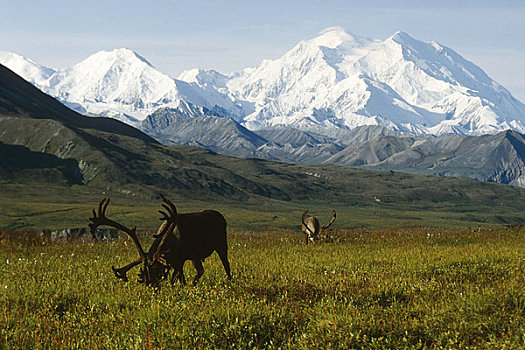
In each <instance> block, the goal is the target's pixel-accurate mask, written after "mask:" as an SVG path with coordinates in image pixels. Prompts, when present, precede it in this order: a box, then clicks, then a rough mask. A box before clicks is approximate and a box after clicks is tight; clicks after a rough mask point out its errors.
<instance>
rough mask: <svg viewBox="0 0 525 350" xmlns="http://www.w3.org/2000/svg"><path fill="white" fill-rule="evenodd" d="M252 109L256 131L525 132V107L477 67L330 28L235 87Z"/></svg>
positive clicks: (237, 80) (406, 44)
mask: <svg viewBox="0 0 525 350" xmlns="http://www.w3.org/2000/svg"><path fill="white" fill-rule="evenodd" d="M227 86H228V87H229V91H230V92H231V93H232V94H233V95H234V96H235V97H236V98H238V99H241V100H245V101H249V102H252V103H253V105H254V111H253V112H252V113H250V114H249V115H247V116H246V117H245V118H244V124H245V126H247V127H248V128H249V129H258V128H261V127H265V126H271V125H290V124H292V125H294V126H295V127H300V128H302V129H307V130H308V129H312V128H321V129H331V128H341V127H348V128H354V127H356V126H359V125H382V126H386V127H388V128H391V129H394V130H399V131H404V132H408V133H413V134H420V133H422V134H426V133H430V134H437V135H439V134H443V133H451V132H452V133H461V134H473V135H478V134H485V133H495V132H498V131H501V130H505V129H509V128H512V129H515V130H517V131H520V132H524V131H525V105H523V104H522V103H521V102H519V101H518V100H516V99H515V98H514V97H512V95H511V94H510V92H509V91H508V90H506V89H505V88H503V87H502V86H501V85H499V84H498V83H496V82H495V81H493V80H492V79H491V78H490V77H488V76H487V74H486V73H484V72H483V70H481V68H479V67H477V66H476V65H474V64H473V63H471V62H469V61H467V60H465V59H464V58H462V57H461V56H460V55H459V54H457V53H456V52H454V51H453V50H451V49H449V48H446V47H444V46H442V45H440V44H438V43H436V42H432V43H424V42H421V41H418V40H415V39H413V38H411V37H410V36H409V35H408V34H406V33H403V32H397V33H395V34H394V35H393V36H391V37H390V38H388V39H386V40H385V41H378V40H372V39H368V38H365V37H359V36H356V35H351V34H348V33H346V32H345V31H344V30H343V29H341V28H329V29H327V30H325V31H324V32H322V33H320V35H319V36H318V37H316V38H313V39H311V40H307V41H302V42H300V43H299V44H298V45H297V46H296V47H294V48H293V49H292V50H290V51H289V52H287V53H286V54H285V55H284V56H283V57H281V58H279V59H277V60H274V61H269V60H267V61H264V62H262V63H261V64H260V65H259V66H258V67H255V68H253V69H246V70H244V71H243V72H242V73H241V74H239V75H238V76H235V77H232V79H230V80H229V81H228V82H227Z"/></svg>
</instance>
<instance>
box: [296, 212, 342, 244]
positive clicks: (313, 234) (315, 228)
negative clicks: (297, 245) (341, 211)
mask: <svg viewBox="0 0 525 350" xmlns="http://www.w3.org/2000/svg"><path fill="white" fill-rule="evenodd" d="M332 214H333V215H334V216H333V217H332V220H331V221H330V222H329V223H328V224H327V225H324V226H320V225H319V220H317V218H315V217H313V216H308V210H307V211H305V212H304V213H303V216H302V217H301V229H302V231H303V233H304V234H305V235H306V244H308V241H312V243H313V242H315V241H318V240H320V239H322V238H323V237H324V236H323V235H322V234H323V232H324V230H326V229H327V228H329V227H330V225H332V223H333V222H334V221H335V210H332Z"/></svg>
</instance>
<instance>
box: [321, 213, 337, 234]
mask: <svg viewBox="0 0 525 350" xmlns="http://www.w3.org/2000/svg"><path fill="white" fill-rule="evenodd" d="M332 214H334V217H333V218H332V220H331V221H330V222H329V223H328V225H324V226H322V227H321V231H324V230H326V229H327V228H329V227H330V225H332V224H333V223H334V221H335V210H332Z"/></svg>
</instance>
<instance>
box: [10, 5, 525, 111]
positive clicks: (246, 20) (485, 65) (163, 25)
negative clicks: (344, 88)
mask: <svg viewBox="0 0 525 350" xmlns="http://www.w3.org/2000/svg"><path fill="white" fill-rule="evenodd" d="M524 19H525V1H523V0H499V1H487V0H477V1H472V0H461V1H457V0H455V1H451V0H441V1H440V0H432V1H427V0H419V1H413V0H412V1H408V0H405V1H394V0H391V1H384V0H364V1H352V0H346V1H343V0H324V1H321V0H316V1H311V0H302V1H286V0H283V1H271V0H263V1H261V0H258V1H252V0H243V1H228V0H224V1H221V0H202V1H200V0H193V1H186V0H178V1H174V0H173V1H171V0H164V1H156V0H150V1H145V0H127V1H116V0H113V1H112V0H90V1H77V0H69V1H61V0H46V1H41V0H34V1H27V0H0V51H11V52H14V53H17V54H20V55H22V56H25V57H27V58H30V59H31V60H33V61H35V62H36V63H39V64H42V65H45V66H50V67H54V68H59V67H69V66H72V65H74V64H76V63H78V62H80V61H82V60H83V59H85V58H87V57H88V56H89V55H91V54H94V53H95V52H97V51H100V50H112V49H116V48H121V47H127V48H130V49H132V50H134V51H136V52H137V53H139V54H140V55H141V56H143V57H145V58H146V59H147V60H148V61H149V62H150V63H152V65H153V66H155V67H156V68H157V69H158V70H160V71H162V72H163V73H166V74H168V75H170V76H172V77H177V76H178V75H179V74H180V73H181V72H182V71H184V70H186V69H192V68H205V69H215V70H218V71H220V72H222V73H230V72H235V71H240V70H242V69H244V68H246V67H253V66H256V65H257V64H259V63H260V62H261V61H262V60H263V59H276V58H278V57H280V56H282V55H283V54H284V53H285V52H286V51H288V50H290V49H291V48H292V47H294V46H295V45H296V44H297V43H298V42H300V41H301V40H307V39H310V38H313V37H315V36H317V35H318V33H319V32H321V31H322V30H323V29H325V28H327V27H333V26H339V27H343V28H345V29H346V31H347V32H349V33H353V34H358V35H364V36H368V37H370V38H373V39H381V40H384V39H386V38H388V37H390V36H391V35H392V34H394V33H395V32H396V31H398V30H402V31H404V32H406V33H408V34H409V35H410V36H412V37H414V38H416V39H418V40H422V41H426V42H429V41H437V42H439V43H440V44H442V45H445V46H448V47H450V48H452V49H453V50H455V51H456V52H458V53H459V54H460V55H462V56H463V57H465V58H466V59H468V60H470V61H472V62H474V63H475V64H477V65H478V66H480V67H481V68H482V69H483V70H484V71H485V72H486V73H487V74H488V75H489V76H490V77H492V78H493V79H494V80H496V81H497V82H499V83H500V84H502V85H503V86H504V87H506V88H507V89H508V90H510V92H511V93H512V94H513V95H514V96H515V97H516V98H518V99H519V100H521V101H522V102H525V20H524Z"/></svg>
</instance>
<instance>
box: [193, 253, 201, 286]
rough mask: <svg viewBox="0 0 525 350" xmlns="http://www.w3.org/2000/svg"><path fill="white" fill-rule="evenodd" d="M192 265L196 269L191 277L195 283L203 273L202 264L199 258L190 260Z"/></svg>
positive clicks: (195, 283)
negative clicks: (195, 272)
mask: <svg viewBox="0 0 525 350" xmlns="http://www.w3.org/2000/svg"><path fill="white" fill-rule="evenodd" d="M191 262H192V263H193V266H194V267H195V270H197V275H196V276H195V278H194V279H193V285H194V286H195V285H197V282H199V279H200V278H201V276H202V275H203V274H204V266H202V261H201V260H200V259H196V260H192V261H191Z"/></svg>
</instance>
